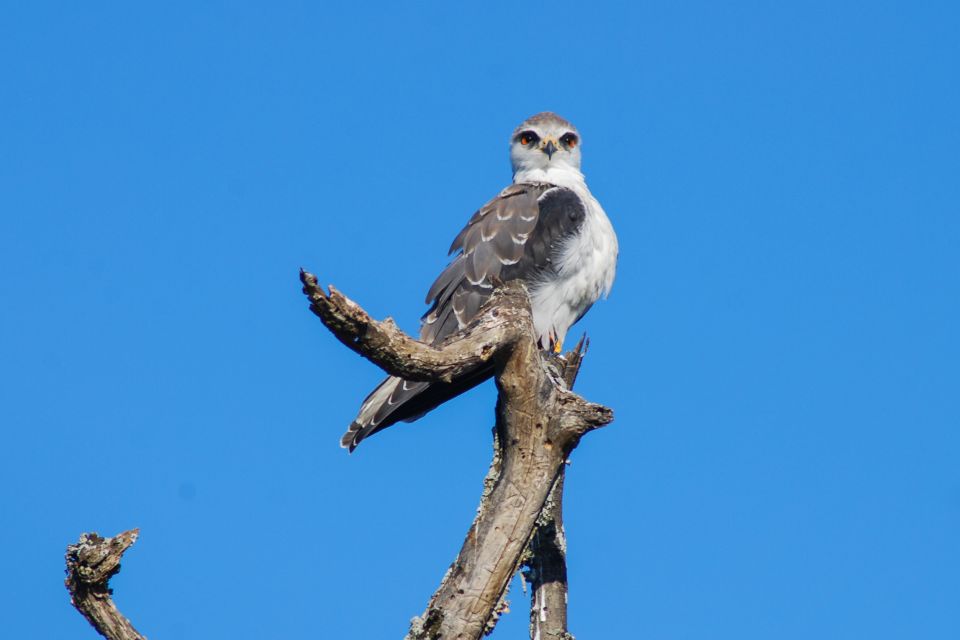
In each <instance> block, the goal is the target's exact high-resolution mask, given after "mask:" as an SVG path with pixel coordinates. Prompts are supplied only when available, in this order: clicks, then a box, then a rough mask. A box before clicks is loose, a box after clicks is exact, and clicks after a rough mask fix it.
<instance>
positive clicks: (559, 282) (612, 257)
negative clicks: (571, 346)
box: [530, 186, 617, 348]
mask: <svg viewBox="0 0 960 640" xmlns="http://www.w3.org/2000/svg"><path fill="white" fill-rule="evenodd" d="M576 190H577V192H578V194H579V195H580V197H581V198H582V199H583V202H584V204H585V205H586V209H587V212H586V213H587V215H586V218H585V219H584V222H583V228H582V229H581V231H580V233H579V234H578V235H576V236H574V237H573V238H572V239H571V240H569V241H568V242H567V245H566V246H565V247H563V250H562V251H561V260H560V263H559V264H558V265H557V266H558V269H557V272H558V276H559V277H557V278H556V279H554V280H551V281H549V282H543V283H540V284H538V285H535V286H534V287H533V288H532V291H531V296H530V298H531V303H532V307H533V324H534V327H535V328H536V330H537V334H538V337H539V339H540V344H541V346H542V347H544V348H548V347H549V346H550V345H552V343H553V342H562V341H563V339H564V338H565V337H566V335H567V331H568V330H569V329H570V327H571V326H572V325H573V323H574V322H576V321H577V319H579V318H580V316H582V315H583V314H584V313H585V312H586V310H587V309H588V308H589V307H590V305H592V304H593V303H594V302H596V301H597V300H598V299H600V297H601V296H606V295H608V294H609V293H610V288H611V287H612V286H613V278H614V275H615V273H616V268H617V236H616V234H615V233H614V231H613V226H612V225H611V224H610V220H609V219H608V218H607V215H606V214H605V213H604V211H603V208H601V207H600V204H599V203H598V202H597V201H596V200H595V199H594V198H593V196H592V195H590V192H589V191H587V189H586V187H585V186H584V187H582V188H580V189H576Z"/></svg>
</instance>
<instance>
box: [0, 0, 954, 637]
mask: <svg viewBox="0 0 960 640" xmlns="http://www.w3.org/2000/svg"><path fill="white" fill-rule="evenodd" d="M588 4H589V5H590V6H587V5H588ZM201 5H202V6H201ZM0 59H2V60H3V61H4V62H3V65H2V69H0V81H2V83H0V92H2V99H0V148H2V151H3V152H2V153H0V292H2V296H3V304H2V306H0V336H2V337H0V423H2V429H3V444H2V448H0V456H2V461H0V517H2V521H3V527H0V548H3V549H4V550H5V556H4V557H5V561H4V571H5V574H4V575H5V579H4V580H3V582H2V584H0V602H3V603H4V610H5V615H4V621H3V631H2V635H4V636H5V637H10V638H28V637H29V638H51V639H60V638H94V637H95V636H94V634H93V632H92V631H91V630H90V629H89V628H88V627H87V624H86V622H85V621H84V620H83V619H81V617H80V616H79V615H78V614H76V613H75V612H74V611H73V610H72V609H71V608H70V606H69V604H68V601H67V594H66V591H65V590H64V589H63V586H62V578H63V575H62V568H63V551H64V547H65V545H66V544H67V543H69V542H72V541H74V540H76V538H77V537H78V535H79V534H80V533H81V532H83V531H91V530H96V531H99V532H101V533H103V534H114V533H117V532H119V531H121V530H123V529H127V528H131V527H135V526H136V527H141V529H142V538H141V540H140V542H139V543H138V544H137V545H136V546H135V547H134V549H133V550H132V551H131V552H129V553H128V556H127V560H126V562H125V563H124V569H123V572H122V573H121V574H120V575H119V576H118V577H117V578H116V579H115V581H114V586H115V588H116V590H117V594H118V597H117V601H118V603H119V605H120V607H121V608H122V610H123V611H124V612H126V613H127V614H129V615H130V617H131V618H132V619H133V620H134V621H135V622H136V624H137V625H138V626H139V627H140V628H141V629H142V630H143V631H144V632H145V633H146V634H147V635H148V636H150V637H151V638H156V639H158V640H161V639H171V638H236V639H245V638H250V639H262V638H281V637H324V638H364V639H365V638H391V637H400V636H402V634H403V633H404V632H405V630H406V628H407V621H408V619H409V618H410V617H411V616H413V615H415V614H418V613H420V611H421V610H422V609H423V606H424V605H425V603H426V600H427V598H428V597H429V595H430V594H431V593H432V591H433V589H434V588H435V586H436V585H437V583H438V582H439V580H440V578H441V576H442V575H443V573H444V571H445V570H446V568H447V566H448V564H449V562H450V561H451V560H452V559H453V557H454V555H455V553H456V551H457V549H458V548H459V545H460V543H461V541H462V537H463V534H464V533H465V531H466V528H467V526H468V524H469V522H470V520H471V518H472V515H473V511H474V508H475V506H476V501H477V497H478V494H479V491H480V488H481V479H482V477H483V474H484V472H485V470H486V467H487V463H488V460H489V456H490V434H489V427H490V425H491V424H492V421H493V400H494V395H493V389H492V388H491V387H489V386H487V387H484V388H482V389H478V390H477V391H475V392H473V393H471V394H470V395H468V396H465V397H462V398H460V399H458V400H457V401H455V402H453V403H451V404H450V405H449V406H446V407H444V408H442V409H441V410H438V411H436V412H435V413H434V414H431V415H430V416H429V417H427V418H426V419H424V420H422V421H420V422H418V423H415V424H412V425H400V426H398V427H395V428H393V429H391V430H389V431H386V432H384V433H382V434H379V435H377V436H376V437H375V438H373V439H371V440H369V441H367V442H364V443H363V445H362V446H361V447H360V449H359V450H358V452H357V453H356V454H354V455H352V456H348V455H347V454H346V453H345V452H344V451H343V450H341V449H340V448H339V446H338V445H337V440H338V437H339V436H340V434H341V432H342V431H343V429H344V427H345V426H346V425H347V424H348V422H349V421H350V420H351V418H352V417H353V415H354V413H355V410H356V408H357V406H358V404H359V402H360V400H361V399H362V398H363V397H364V396H365V394H366V393H367V392H368V391H369V389H370V388H371V387H372V386H373V385H374V384H375V383H376V381H377V380H378V379H379V377H380V372H379V371H378V370H376V369H375V368H374V367H373V366H372V365H370V364H369V363H367V362H366V361H364V360H362V359H360V358H359V357H358V356H356V355H354V354H352V353H350V352H348V351H347V350H346V349H344V348H343V347H342V346H341V345H340V344H339V343H337V342H336V341H335V340H334V339H333V338H332V337H331V336H330V335H329V334H328V333H327V332H326V331H325V330H324V329H323V327H322V326H321V325H320V323H319V322H318V321H317V320H316V319H315V318H314V317H313V316H312V315H311V314H310V313H309V312H308V310H307V307H306V304H305V302H304V300H303V298H302V296H301V294H300V287H299V283H298V281H297V269H298V268H299V267H300V266H304V267H306V268H308V269H310V270H312V271H314V272H316V273H317V274H318V275H319V277H320V279H321V281H323V282H332V283H334V284H336V285H337V286H338V287H340V288H341V289H342V290H343V291H344V292H346V293H347V294H349V295H350V296H352V297H354V298H355V299H356V300H358V301H359V302H361V303H362V304H364V305H365V306H366V307H367V308H368V309H369V310H370V311H371V312H373V313H374V314H376V315H378V316H381V317H382V316H386V315H391V316H393V317H395V318H396V319H397V321H398V322H399V323H400V324H401V326H403V327H404V328H406V329H408V330H411V331H413V330H415V329H416V327H417V320H418V318H419V316H420V314H421V313H422V312H423V310H424V305H423V304H422V299H423V295H424V293H425V291H426V288H427V285H429V283H430V282H431V281H432V279H433V277H434V276H435V275H436V274H437V273H438V271H439V270H440V269H441V268H442V267H443V266H444V265H445V263H446V256H445V250H446V248H447V246H449V243H450V240H451V239H452V238H453V236H454V235H455V234H456V232H457V231H458V230H459V229H460V227H461V226H462V225H463V223H464V221H465V220H466V219H467V217H468V216H469V215H470V214H471V213H472V212H473V211H474V210H475V209H476V208H477V207H478V206H479V205H480V204H482V203H483V202H485V201H486V200H487V199H488V198H490V197H491V196H493V195H494V194H496V193H497V192H498V191H499V190H500V189H501V188H502V187H504V186H505V185H506V184H507V182H508V181H509V179H510V173H509V164H508V159H507V139H508V136H509V133H510V131H511V130H512V128H513V127H514V126H515V125H516V124H517V123H518V122H519V121H520V120H522V119H523V118H525V117H526V116H529V115H530V114H532V113H535V112H537V111H541V110H545V109H549V110H554V111H557V112H558V113H560V114H562V115H564V116H565V117H567V118H569V119H570V120H572V121H573V122H575V123H576V124H577V125H578V126H579V128H580V130H581V132H582V134H583V139H584V146H583V150H584V169H585V172H586V174H587V178H588V183H589V184H590V186H591V188H592V189H593V192H594V193H595V194H596V195H597V197H598V198H599V199H600V201H601V202H602V203H603V204H604V206H605V207H606V209H607V211H608V213H609V214H610V217H611V219H612V220H613V222H614V225H615V226H616V229H617V231H618V233H619V237H620V245H621V257H620V265H619V273H618V278H617V282H616V283H615V285H614V290H613V294H612V296H611V298H610V299H609V300H608V301H607V302H604V303H602V304H598V305H596V306H595V307H594V310H593V311H591V313H590V314H589V315H588V316H587V318H586V320H585V321H584V322H583V323H582V324H581V326H582V328H583V329H585V330H587V331H588V332H589V333H590V335H591V337H592V339H593V349H592V351H591V353H590V356H589V359H588V360H587V362H586V364H585V367H584V370H583V372H582V375H581V379H580V382H579V384H578V387H579V390H580V391H581V392H582V393H583V394H584V395H586V396H587V397H589V398H590V399H592V400H596V401H600V402H604V403H606V404H609V405H611V406H612V407H614V408H615V410H616V415H617V420H616V422H615V423H614V424H613V425H612V426H610V427H609V428H607V429H604V430H602V431H600V432H597V433H595V434H592V435H590V436H589V437H588V438H586V439H585V440H584V441H583V443H582V445H581V446H580V448H579V449H578V450H577V451H576V454H575V456H574V459H573V464H572V466H571V468H570V472H569V475H568V481H567V503H566V511H567V522H568V535H569V543H570V578H571V592H570V609H571V615H570V617H571V625H572V630H573V632H574V633H575V634H576V635H577V637H579V638H584V639H587V638H624V637H633V633H634V632H635V633H636V634H637V637H641V638H651V639H653V638H656V639H664V640H667V639H699V638H736V639H737V640H746V639H758V640H759V639H768V638H778V639H781V640H790V639H797V640H801V639H802V640H807V639H809V638H823V639H833V638H843V639H847V638H851V639H852V638H924V639H940V638H943V639H953V638H958V637H960V613H958V608H957V607H958V602H960V577H958V576H960V544H958V541H960V464H958V459H960V340H958V336H957V333H958V326H960V257H958V249H960V186H958V185H960V124H958V122H960V116H958V114H960V82H958V78H960V10H958V8H957V5H956V3H949V2H924V3H917V2H874V3H843V2H839V3H838V2H813V3H811V2H803V3H761V2H741V3H733V4H729V5H726V6H722V7H721V6H719V3H713V2H701V3H687V2H684V3H678V2H658V3H633V4H629V5H628V4H623V5H616V4H605V5H604V4H602V3H584V2H577V3H573V2H570V3H562V2H554V3H541V4H530V5H526V6H524V7H521V6H515V5H514V4H513V3H493V4H490V3H473V4H472V5H471V6H469V7H453V6H448V5H440V4H439V3H437V4H436V5H424V4H414V3H402V4H401V3H390V4H382V5H369V6H367V7H366V8H364V9H357V8H354V9H348V8H343V7H341V8H333V7H323V6H321V4H320V3H308V2H303V3H269V4H268V3H263V4H262V5H253V4H249V3H193V2H191V3H157V4H155V5H154V6H148V5H146V4H142V3H138V6H136V7H133V6H131V5H130V4H129V3H111V4H93V3H61V4H59V5H55V4H47V3H41V2H32V3H6V5H5V7H4V9H3V10H2V16H0ZM511 601H512V603H513V612H512V613H511V614H510V615H508V616H506V617H505V619H504V620H503V622H502V623H501V625H500V628H498V630H497V631H496V633H495V635H494V637H495V638H520V637H524V634H525V629H526V599H525V597H524V596H523V594H522V593H521V592H520V591H519V588H516V585H515V588H514V589H513V590H512V594H511ZM28 621H29V626H28ZM628 630H629V631H628Z"/></svg>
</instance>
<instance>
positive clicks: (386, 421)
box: [340, 366, 493, 452]
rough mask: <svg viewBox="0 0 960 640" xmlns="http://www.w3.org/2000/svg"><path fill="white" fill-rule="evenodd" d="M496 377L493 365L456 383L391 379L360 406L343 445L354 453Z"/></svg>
mask: <svg viewBox="0 0 960 640" xmlns="http://www.w3.org/2000/svg"><path fill="white" fill-rule="evenodd" d="M492 375H493V367H492V366H491V367H489V368H485V369H480V370H478V371H476V372H474V373H473V374H471V375H469V376H467V377H466V378H464V379H462V380H458V381H457V382H455V383H443V382H412V381H410V380H404V379H402V378H395V377H393V376H391V377H389V378H387V379H386V380H384V381H383V382H381V383H380V384H379V385H378V386H377V388H376V389H374V390H373V391H371V392H370V395H368V396H367V397H366V399H365V400H364V401H363V404H362V405H360V411H359V412H358V413H357V417H356V418H355V419H354V421H353V422H351V423H350V426H349V427H348V428H347V432H346V433H344V434H343V437H342V438H340V446H341V447H344V448H345V449H350V451H351V452H352V451H353V450H354V449H356V448H357V445H358V444H360V441H361V440H363V439H365V438H367V437H369V436H372V435H373V434H375V433H376V432H378V431H381V430H383V429H386V428H387V427H389V426H391V425H394V424H396V423H398V422H401V421H407V422H413V421H414V420H416V419H417V418H419V417H420V416H422V415H423V414H425V413H427V412H428V411H430V410H432V409H435V408H437V407H438V406H440V405H441V404H443V403H444V402H446V401H447V400H450V399H451V398H454V397H456V396H458V395H460V394H461V393H463V392H464V391H467V390H469V389H472V388H473V387H475V386H477V385H478V384H480V383H481V382H483V381H484V380H486V379H487V378H489V377H490V376H492Z"/></svg>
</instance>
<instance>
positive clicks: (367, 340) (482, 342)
mask: <svg viewBox="0 0 960 640" xmlns="http://www.w3.org/2000/svg"><path fill="white" fill-rule="evenodd" d="M300 281H301V282H302V283H303V292H304V294H306V296H307V298H309V299H310V310H311V311H313V313H314V314H316V316H317V317H318V318H320V320H321V321H322V322H323V324H324V325H326V327H327V328H328V329H329V330H330V331H331V333H333V335H334V336H336V337H337V339H338V340H340V342H342V343H343V344H345V345H346V346H347V347H349V348H350V349H352V350H353V351H356V352H357V353H359V354H360V355H362V356H363V357H365V358H367V359H368V360H370V361H371V362H373V363H374V364H375V365H377V366H378V367H380V368H381V369H383V370H384V371H386V372H387V373H389V374H390V375H394V376H399V377H401V378H406V379H407V380H418V381H430V382H433V381H438V382H450V381H452V380H453V379H454V378H459V377H461V376H463V375H465V374H467V373H470V372H471V371H474V370H476V369H478V368H480V367H482V366H483V365H484V364H486V363H488V362H489V361H490V360H492V359H494V358H495V357H496V356H497V354H499V353H501V352H503V351H504V350H508V349H509V348H510V347H511V346H512V345H513V343H514V342H515V341H517V339H518V338H519V336H520V332H519V328H520V327H522V326H524V325H525V324H528V323H529V322H530V305H529V303H527V302H526V298H527V293H526V290H525V289H524V288H523V285H522V284H519V283H514V284H511V285H508V286H504V287H501V288H499V289H498V290H497V291H496V292H495V293H494V295H493V296H492V297H491V299H490V300H489V301H488V302H487V303H486V304H485V305H484V310H485V311H482V312H481V313H480V314H479V315H478V316H477V319H476V320H475V321H474V322H473V323H471V324H470V326H468V327H467V328H466V329H465V330H464V331H462V332H460V333H457V334H455V335H453V336H451V337H450V338H449V339H447V340H446V341H444V342H442V343H441V344H440V345H438V346H433V345H428V344H425V343H423V342H420V341H419V340H414V339H413V338H411V337H410V336H408V335H407V334H405V333H404V332H403V331H401V330H400V328H399V327H397V325H396V323H394V321H393V320H392V319H390V318H387V319H386V320H384V321H382V322H381V321H377V320H374V319H373V318H371V317H370V316H369V315H367V312H366V311H364V310H363V309H362V308H361V307H360V305H358V304H357V303H356V302H354V301H353V300H350V299H349V298H347V297H346V296H344V295H343V294H342V293H340V292H339V291H337V290H336V289H335V288H334V287H332V286H331V287H329V289H330V292H329V293H326V292H324V290H323V288H321V287H320V286H319V285H318V284H317V278H316V276H314V275H313V274H311V273H307V272H306V271H301V272H300Z"/></svg>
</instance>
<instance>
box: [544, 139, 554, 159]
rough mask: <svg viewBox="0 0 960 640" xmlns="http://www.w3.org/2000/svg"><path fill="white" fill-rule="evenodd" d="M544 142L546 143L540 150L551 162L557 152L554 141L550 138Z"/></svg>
mask: <svg viewBox="0 0 960 640" xmlns="http://www.w3.org/2000/svg"><path fill="white" fill-rule="evenodd" d="M546 142H547V143H546V144H545V145H543V148H542V149H540V150H541V151H543V152H544V153H545V154H547V159H549V160H552V159H553V154H554V153H556V151H557V145H556V141H555V140H553V139H552V138H547V141H546Z"/></svg>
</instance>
